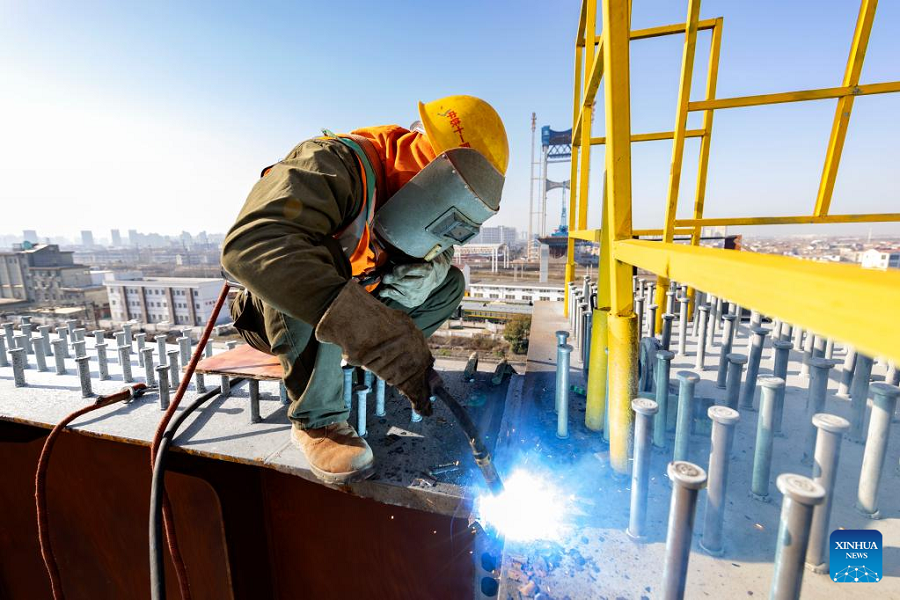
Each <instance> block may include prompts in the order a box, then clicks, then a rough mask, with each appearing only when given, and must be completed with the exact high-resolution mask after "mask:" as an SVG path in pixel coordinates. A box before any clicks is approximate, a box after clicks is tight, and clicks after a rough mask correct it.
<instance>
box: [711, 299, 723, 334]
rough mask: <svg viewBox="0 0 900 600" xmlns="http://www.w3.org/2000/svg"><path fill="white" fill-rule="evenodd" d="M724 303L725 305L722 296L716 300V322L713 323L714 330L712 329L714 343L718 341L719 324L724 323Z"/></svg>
mask: <svg viewBox="0 0 900 600" xmlns="http://www.w3.org/2000/svg"><path fill="white" fill-rule="evenodd" d="M723 303H724V300H722V297H721V296H719V297H717V298H716V320H715V321H713V328H712V338H713V340H714V341H715V339H716V332H717V331H718V328H719V323H720V322H721V321H722V306H723ZM710 346H712V343H710Z"/></svg>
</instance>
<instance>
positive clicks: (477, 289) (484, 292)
mask: <svg viewBox="0 0 900 600" xmlns="http://www.w3.org/2000/svg"><path fill="white" fill-rule="evenodd" d="M468 289H469V298H485V299H487V300H501V301H504V302H510V301H519V302H541V301H550V302H562V301H563V299H564V298H565V290H564V288H563V285H562V284H554V283H537V282H531V281H529V282H522V283H501V282H490V281H482V282H478V283H470V284H469V288H468Z"/></svg>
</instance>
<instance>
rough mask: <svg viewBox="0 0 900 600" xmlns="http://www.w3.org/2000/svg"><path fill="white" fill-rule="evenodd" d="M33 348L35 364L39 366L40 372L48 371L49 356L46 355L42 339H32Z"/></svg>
mask: <svg viewBox="0 0 900 600" xmlns="http://www.w3.org/2000/svg"><path fill="white" fill-rule="evenodd" d="M31 341H32V343H31V346H32V348H33V349H34V362H35V363H36V364H37V370H38V371H46V370H47V356H46V355H45V354H44V344H43V342H42V341H41V338H39V337H36V338H32V340H31Z"/></svg>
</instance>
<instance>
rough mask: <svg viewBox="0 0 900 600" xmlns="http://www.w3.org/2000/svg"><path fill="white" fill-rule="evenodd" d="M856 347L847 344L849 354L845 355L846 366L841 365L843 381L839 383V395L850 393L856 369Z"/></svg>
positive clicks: (844, 395)
mask: <svg viewBox="0 0 900 600" xmlns="http://www.w3.org/2000/svg"><path fill="white" fill-rule="evenodd" d="M856 358H857V354H856V349H855V348H854V347H853V346H847V355H846V356H845V357H844V366H843V367H841V381H840V383H839V384H838V391H837V395H838V396H843V397H847V396H849V395H850V385H851V384H852V383H853V372H854V371H855V370H856Z"/></svg>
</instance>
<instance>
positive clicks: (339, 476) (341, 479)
mask: <svg viewBox="0 0 900 600" xmlns="http://www.w3.org/2000/svg"><path fill="white" fill-rule="evenodd" d="M291 442H292V443H293V444H294V446H296V447H297V449H298V450H300V452H303V447H302V446H300V442H298V441H297V440H296V438H294V433H293V431H292V432H291ZM303 455H304V456H306V453H305V452H304V453H303ZM307 462H308V461H307ZM308 464H309V470H310V471H312V472H313V475H315V476H316V477H317V478H318V479H319V480H320V481H322V483H327V484H328V485H347V484H350V483H356V482H359V481H364V480H366V479H368V478H369V477H371V476H372V475H374V474H375V464H374V463H372V464H370V465H369V466H367V467H363V468H362V469H358V470H356V471H346V472H343V473H331V472H330V471H323V470H322V469H319V468H317V467H316V466H315V465H313V464H312V463H309V462H308Z"/></svg>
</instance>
